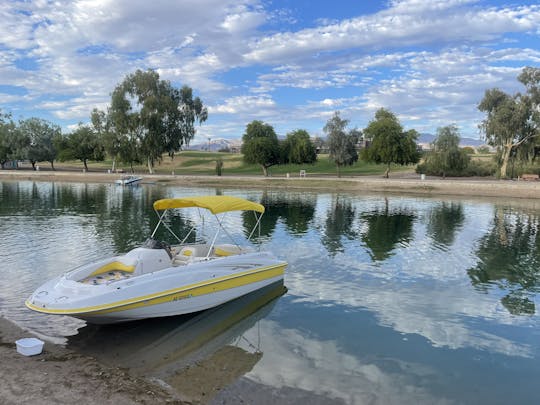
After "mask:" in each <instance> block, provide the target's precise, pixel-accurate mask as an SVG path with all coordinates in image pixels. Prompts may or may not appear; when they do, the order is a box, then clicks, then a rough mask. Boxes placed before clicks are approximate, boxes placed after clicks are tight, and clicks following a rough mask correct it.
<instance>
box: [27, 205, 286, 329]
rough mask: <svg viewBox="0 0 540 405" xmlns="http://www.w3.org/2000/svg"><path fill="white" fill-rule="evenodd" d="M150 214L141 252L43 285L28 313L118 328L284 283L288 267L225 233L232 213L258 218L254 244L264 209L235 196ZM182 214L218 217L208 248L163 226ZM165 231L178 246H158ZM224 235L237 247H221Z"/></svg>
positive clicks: (157, 208)
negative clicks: (153, 218) (151, 223)
mask: <svg viewBox="0 0 540 405" xmlns="http://www.w3.org/2000/svg"><path fill="white" fill-rule="evenodd" d="M153 207H154V210H155V211H156V213H157V215H158V218H159V220H158V223H157V225H156V227H155V229H154V231H153V232H152V234H151V236H150V238H149V239H148V240H147V241H146V242H145V243H144V244H143V245H142V246H140V247H137V248H135V249H133V250H131V251H129V252H127V253H126V254H123V255H120V256H115V257H112V258H107V259H103V260H99V261H97V262H93V263H89V264H86V265H83V266H81V267H79V268H76V269H74V270H72V271H70V272H68V273H66V274H64V275H62V276H59V277H56V278H54V279H53V280H50V281H48V282H46V283H45V284H43V285H42V286H41V287H39V288H38V289H37V290H36V291H35V292H34V293H33V294H32V295H31V296H30V297H29V298H28V299H27V300H26V306H27V307H28V308H30V309H32V310H34V311H38V312H42V313H45V314H57V315H69V316H73V317H76V318H80V319H83V320H85V321H87V322H88V323H97V324H106V323H116V322H125V321H130V320H137V319H144V318H154V317H163V316H172V315H181V314H186V313H192V312H198V311H202V310H205V309H208V308H212V307H216V306H218V305H221V304H223V303H225V302H228V301H231V300H233V299H235V298H238V297H241V296H243V295H245V294H248V293H250V292H253V291H256V290H258V289H260V288H263V287H265V286H267V285H270V284H272V283H274V282H276V281H279V280H283V276H284V272H285V267H286V266H287V263H286V262H284V261H282V260H279V259H277V258H276V257H275V256H274V255H273V254H272V253H270V252H264V251H259V250H256V249H255V248H253V247H252V246H249V245H247V244H244V245H240V244H238V243H237V242H236V241H235V240H234V238H233V237H232V236H231V235H230V233H229V232H227V230H226V229H225V227H224V216H225V215H227V213H228V212H231V211H253V213H254V217H255V219H256V221H255V226H254V228H253V230H252V231H251V234H250V235H249V236H248V238H247V241H249V240H250V239H251V238H252V236H253V234H254V232H255V230H256V229H257V228H258V227H259V226H260V221H261V217H262V215H263V214H264V211H265V208H264V206H262V205H261V204H258V203H255V202H251V201H248V200H244V199H241V198H237V197H232V196H203V197H187V198H168V199H161V200H157V201H155V202H154V204H153ZM185 208H198V209H203V210H207V211H209V212H210V213H211V214H213V215H214V218H215V220H216V224H217V230H216V232H215V234H214V236H213V238H212V239H211V241H210V242H202V243H200V242H196V243H187V242H186V241H187V239H188V237H189V235H190V234H191V233H192V232H193V231H194V229H195V227H196V226H194V227H192V228H191V229H190V230H189V232H187V234H186V235H185V236H184V238H183V239H181V238H180V237H178V236H177V235H176V234H175V232H174V230H173V229H172V227H171V226H170V225H168V224H167V223H166V221H165V219H166V215H167V213H168V212H170V211H171V210H175V209H185ZM161 226H163V227H165V228H166V229H167V230H168V231H169V232H170V233H171V234H172V235H173V236H174V237H175V238H176V240H177V242H179V243H177V244H173V245H169V244H168V243H167V242H165V241H162V240H157V239H154V237H155V236H156V233H157V231H158V229H159V228H160V227H161ZM220 233H225V234H226V236H228V237H229V238H230V239H231V242H232V243H223V244H222V243H217V240H218V236H219V235H220Z"/></svg>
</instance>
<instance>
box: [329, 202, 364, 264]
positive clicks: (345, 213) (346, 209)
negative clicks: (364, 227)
mask: <svg viewBox="0 0 540 405" xmlns="http://www.w3.org/2000/svg"><path fill="white" fill-rule="evenodd" d="M355 216H356V208H355V207H354V206H353V204H352V202H351V201H350V200H349V199H348V198H346V197H344V196H339V195H338V196H336V197H335V198H333V199H332V203H331V204H330V205H329V206H328V210H327V211H326V221H325V226H324V234H323V236H322V239H321V242H322V244H323V245H324V246H325V247H326V249H328V252H329V253H330V255H332V256H333V255H335V254H336V253H338V252H343V251H344V247H343V241H342V238H347V239H349V240H354V239H355V238H356V236H357V233H356V231H355V229H354V227H353V223H354V219H355Z"/></svg>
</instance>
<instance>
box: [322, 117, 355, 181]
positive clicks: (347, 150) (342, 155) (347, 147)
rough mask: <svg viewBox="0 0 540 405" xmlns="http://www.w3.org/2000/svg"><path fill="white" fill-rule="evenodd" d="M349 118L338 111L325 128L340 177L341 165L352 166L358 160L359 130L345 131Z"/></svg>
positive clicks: (330, 154) (330, 155) (329, 150)
mask: <svg viewBox="0 0 540 405" xmlns="http://www.w3.org/2000/svg"><path fill="white" fill-rule="evenodd" d="M348 124H349V120H345V119H342V118H341V117H340V116H339V112H338V111H336V112H335V113H334V115H333V117H332V118H330V119H329V120H328V121H327V122H326V125H325V126H324V128H323V131H324V133H326V134H327V136H328V139H327V144H328V152H329V156H328V157H329V159H330V161H331V162H334V163H335V164H336V169H337V174H338V177H341V167H342V166H351V165H353V164H354V163H355V162H356V161H357V160H358V153H357V152H356V143H357V142H358V131H357V130H352V131H351V132H349V133H347V132H345V129H346V127H347V125H348Z"/></svg>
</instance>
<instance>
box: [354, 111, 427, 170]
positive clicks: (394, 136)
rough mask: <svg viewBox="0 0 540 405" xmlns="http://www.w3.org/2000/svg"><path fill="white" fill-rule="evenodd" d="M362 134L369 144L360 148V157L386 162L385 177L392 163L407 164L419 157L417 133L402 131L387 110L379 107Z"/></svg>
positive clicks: (396, 120)
mask: <svg viewBox="0 0 540 405" xmlns="http://www.w3.org/2000/svg"><path fill="white" fill-rule="evenodd" d="M364 136H365V137H366V138H367V139H368V140H370V141H371V144H370V145H369V147H367V148H365V149H363V150H362V158H363V159H364V160H366V161H368V162H375V163H382V164H386V165H387V166H386V173H385V174H384V177H386V178H388V174H389V173H390V165H391V164H392V163H394V164H398V165H408V164H412V163H417V162H418V160H419V159H420V154H419V153H418V151H417V148H416V139H417V138H418V133H417V132H416V131H415V130H414V129H411V130H409V131H406V132H404V131H403V127H402V126H401V124H400V123H399V120H398V119H397V117H396V116H395V115H394V114H393V113H392V112H391V111H389V110H386V109H384V108H381V109H379V110H378V111H377V112H376V113H375V118H374V119H373V120H372V121H371V122H370V123H369V125H368V126H367V128H366V129H364Z"/></svg>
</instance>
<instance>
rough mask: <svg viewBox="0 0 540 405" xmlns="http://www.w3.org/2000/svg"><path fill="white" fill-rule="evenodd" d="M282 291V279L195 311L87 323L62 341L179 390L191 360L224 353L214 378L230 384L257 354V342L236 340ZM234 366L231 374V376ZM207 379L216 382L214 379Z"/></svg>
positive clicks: (283, 290)
mask: <svg viewBox="0 0 540 405" xmlns="http://www.w3.org/2000/svg"><path fill="white" fill-rule="evenodd" d="M286 291H287V288H286V287H285V286H284V284H283V281H278V282H276V283H273V284H271V285H269V286H267V287H264V288H262V289H260V290H257V291H255V292H253V293H251V294H248V295H245V296H243V297H240V298H238V299H236V300H234V301H231V302H228V303H226V304H223V305H220V306H218V307H216V308H212V309H209V310H206V311H202V312H199V313H196V314H190V315H181V316H175V317H168V318H158V319H148V320H142V321H135V322H130V323H125V324H117V325H106V326H104V325H87V326H85V327H83V328H81V329H80V330H79V333H78V334H77V335H75V336H71V337H69V339H68V343H67V345H68V347H69V348H71V349H74V350H76V351H77V352H80V353H84V354H87V355H91V356H94V357H96V358H98V359H99V360H100V361H102V362H104V363H105V364H109V365H111V366H115V367H126V368H129V369H130V371H132V372H134V373H135V374H137V375H141V376H145V377H153V378H159V379H161V380H163V381H166V382H167V383H168V384H170V385H172V386H173V387H174V388H178V389H179V391H181V392H185V390H186V389H188V388H189V387H185V386H183V385H182V384H190V383H191V384H192V383H193V380H191V382H190V381H186V379H185V378H180V377H181V375H182V373H185V371H186V370H185V369H190V368H191V367H190V366H191V365H193V364H195V363H197V364H198V365H200V364H204V362H205V360H209V359H210V358H211V359H212V363H215V362H216V361H218V360H217V358H219V357H223V358H224V359H226V367H225V368H226V370H223V373H225V374H227V376H221V378H218V379H217V380H221V381H222V382H224V383H229V382H232V381H234V380H235V379H236V378H238V377H240V376H242V375H244V374H245V373H247V372H249V371H250V370H251V369H252V368H253V366H254V365H255V364H256V363H257V361H259V359H260V358H261V357H262V352H260V348H259V347H258V345H257V342H250V343H249V344H248V345H247V346H248V347H249V348H251V349H253V351H252V352H248V351H247V350H245V349H243V348H240V347H237V346H236V343H237V342H238V341H239V340H241V339H245V337H243V334H244V333H245V332H246V331H248V330H249V329H251V328H252V327H253V326H254V325H256V323H257V322H258V321H259V320H261V319H263V318H264V317H266V316H267V315H268V314H269V313H270V312H271V311H272V309H273V307H274V305H275V303H276V302H277V298H278V297H280V296H281V295H283V294H284V293H285V292H286ZM243 343H245V341H244V342H243ZM242 346H243V347H246V345H245V344H243V345H242ZM188 366H189V367H188ZM212 368H213V369H214V370H213V372H218V371H219V370H218V368H219V367H212ZM200 371H201V372H205V373H206V372H207V370H200ZM233 371H234V374H235V375H231V372H233ZM213 377H214V376H213ZM207 379H209V380H210V379H211V380H214V381H216V378H207ZM199 388H200V387H199Z"/></svg>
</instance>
